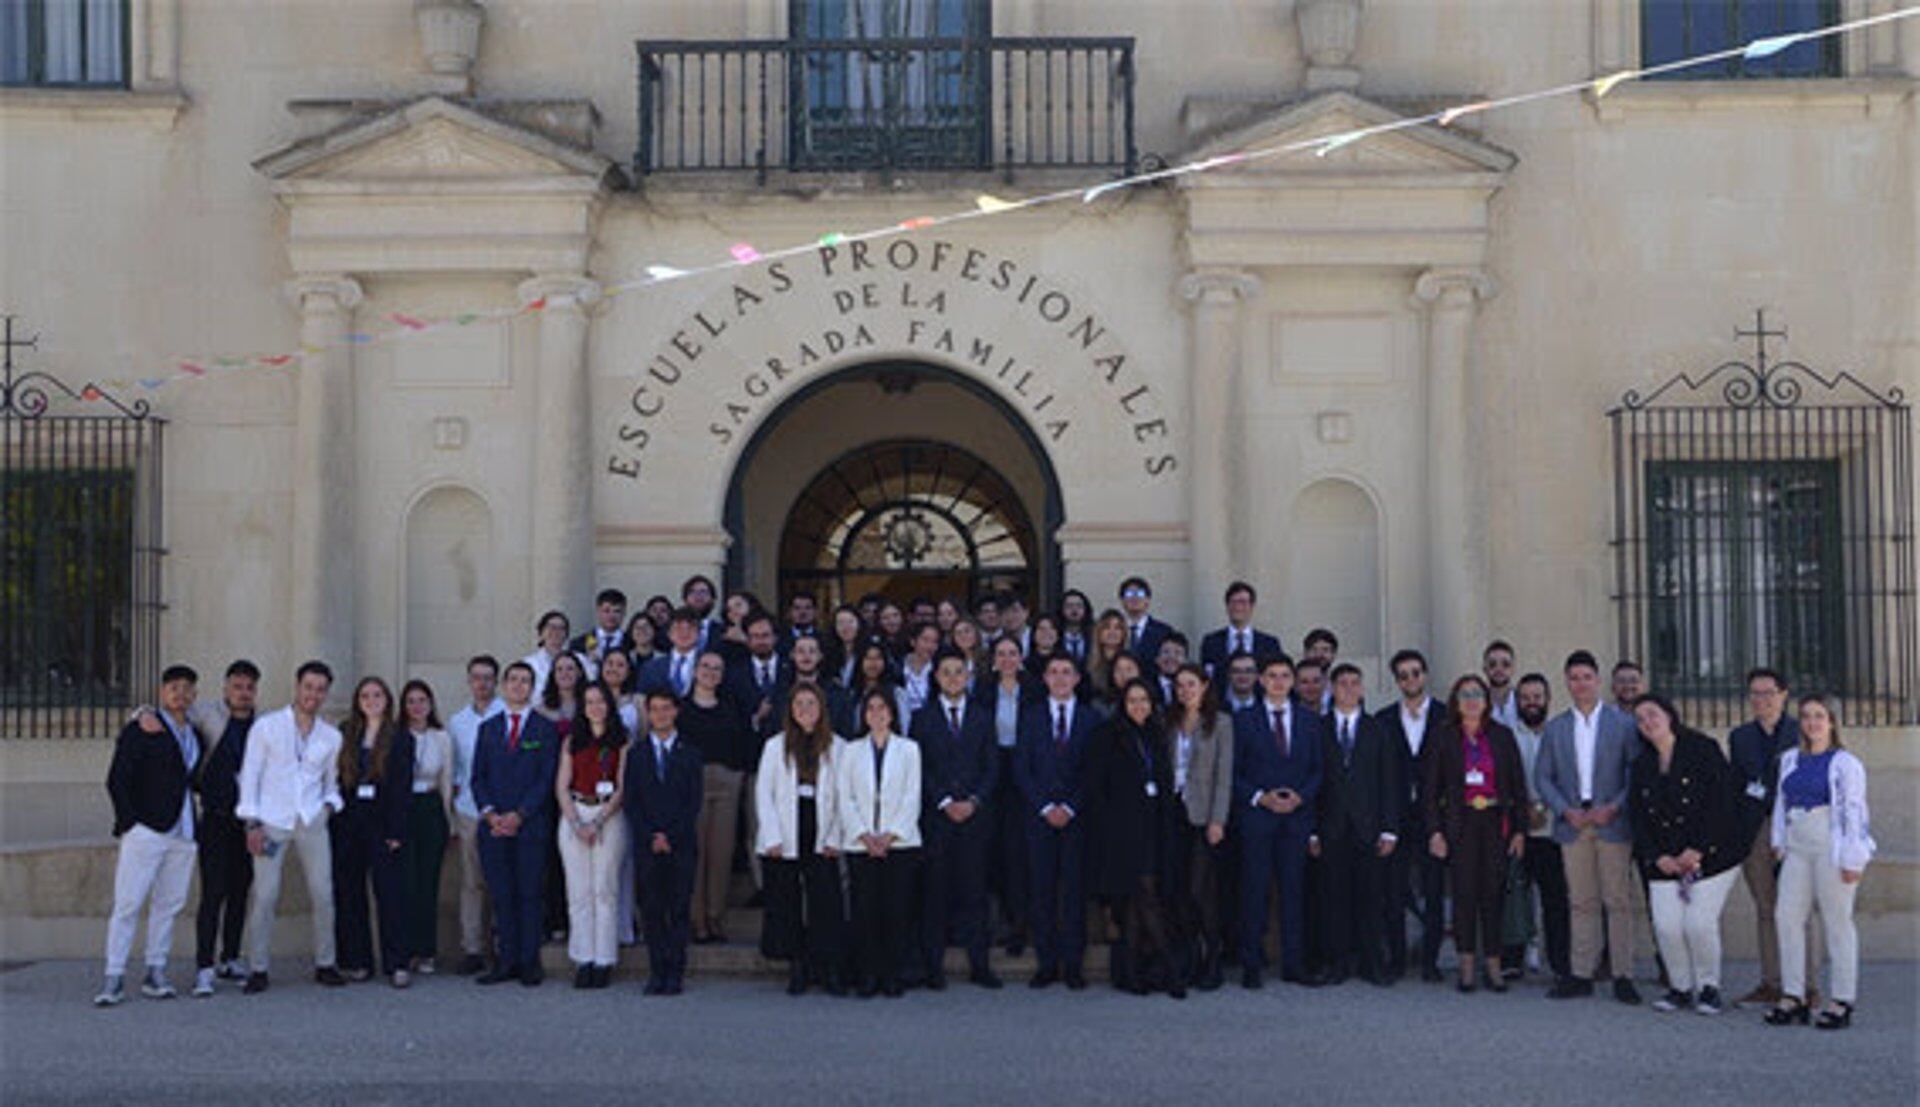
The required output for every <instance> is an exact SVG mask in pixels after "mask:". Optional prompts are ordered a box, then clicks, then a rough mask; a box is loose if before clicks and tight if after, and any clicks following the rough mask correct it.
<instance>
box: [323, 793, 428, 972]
mask: <svg viewBox="0 0 1920 1107" xmlns="http://www.w3.org/2000/svg"><path fill="white" fill-rule="evenodd" d="M328 830H329V832H330V834H331V837H332V841H331V843H330V844H331V845H332V847H333V940H334V944H335V945H336V946H337V947H338V950H337V952H338V954H339V959H340V967H341V968H342V969H365V970H367V971H369V972H371V971H372V970H373V968H374V963H373V951H374V946H373V934H372V928H371V923H372V919H371V918H370V912H369V911H368V906H369V905H368V902H367V883H368V880H369V879H371V880H372V883H373V904H372V906H373V907H374V909H375V910H377V911H378V912H379V919H380V965H379V968H380V971H381V972H382V973H385V974H388V975H392V974H393V973H395V972H398V971H399V970H401V969H404V968H406V967H407V957H408V954H409V952H410V951H409V948H408V946H409V941H408V934H407V879H406V869H405V868H404V867H402V865H401V863H400V851H399V850H393V849H388V848H387V843H386V842H385V841H384V840H383V839H382V838H381V837H380V823H379V820H378V819H377V818H375V817H374V815H373V812H372V810H371V809H367V810H366V811H365V812H364V813H360V812H356V811H355V810H354V809H352V808H349V809H348V810H347V812H346V813H345V814H343V815H340V816H336V817H335V818H334V819H333V821H332V822H331V823H329V824H328Z"/></svg>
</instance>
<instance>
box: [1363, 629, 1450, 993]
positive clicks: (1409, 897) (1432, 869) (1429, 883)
mask: <svg viewBox="0 0 1920 1107" xmlns="http://www.w3.org/2000/svg"><path fill="white" fill-rule="evenodd" d="M1388 667H1389V668H1391V669H1392V670H1393V682H1394V685H1395V687H1396V688H1397V689H1398V690H1399V692H1400V695H1399V696H1398V697H1397V698H1396V699H1395V700H1394V701H1393V702H1392V703H1390V704H1388V705H1387V706H1385V707H1383V708H1381V709H1380V710H1379V711H1378V712H1377V713H1375V715H1374V718H1376V719H1379V720H1380V721H1381V722H1383V723H1385V724H1386V733H1387V739H1388V741H1387V746H1388V749H1389V751H1390V752H1391V753H1392V755H1393V756H1395V757H1397V758H1399V759H1400V764H1399V766H1398V767H1397V769H1396V774H1395V775H1396V777H1397V779H1399V780H1400V782H1401V785H1402V787H1403V788H1405V795H1404V796H1403V797H1402V800H1403V802H1402V803H1401V804H1400V808H1399V809H1400V837H1401V838H1403V839H1405V840H1407V841H1410V842H1418V841H1422V840H1424V839H1425V838H1426V828H1425V826H1424V825H1423V820H1424V819H1425V818H1426V814H1425V811H1426V809H1425V807H1424V806H1423V796H1424V784H1425V781H1424V779H1423V774H1422V772H1421V764H1422V762H1421V758H1422V757H1423V756H1424V755H1425V754H1426V751H1427V740H1428V739H1429V738H1431V737H1432V736H1433V735H1435V734H1437V733H1439V730H1440V726H1441V724H1442V723H1444V722H1446V714H1447V709H1446V705H1445V704H1443V703H1441V702H1440V701H1439V700H1436V699H1434V698H1433V696H1432V695H1430V694H1429V693H1428V691H1427V659H1426V656H1425V655H1424V654H1422V653H1421V652H1420V651H1419V650H1411V649H1403V650H1400V651H1399V652H1397V653H1395V654H1394V655H1393V659H1392V660H1391V661H1390V662H1388ZM1383 900H1384V903H1385V907H1386V913H1387V918H1386V939H1387V969H1386V975H1387V977H1388V978H1389V979H1397V978H1398V977H1400V976H1401V975H1402V974H1403V973H1405V972H1406V971H1407V968H1408V966H1407V961H1408V954H1409V950H1408V948H1407V940H1406V934H1407V922H1406V919H1407V912H1408V911H1409V910H1411V911H1412V912H1413V914H1414V916H1415V917H1416V918H1418V919H1419V920H1420V946H1419V949H1418V950H1417V951H1416V952H1417V953H1418V956H1419V959H1420V965H1419V968H1420V977H1421V979H1423V980H1426V981H1428V982H1432V981H1436V980H1439V979H1440V966H1439V957H1440V943H1441V939H1442V938H1443V937H1445V935H1446V929H1447V864H1446V862H1444V861H1441V860H1439V859H1438V858H1436V857H1434V856H1433V854H1431V853H1429V852H1428V851H1426V850H1424V849H1403V850H1395V851H1394V853H1393V856H1392V857H1391V858H1389V860H1388V864H1387V894H1386V895H1385V896H1384V897H1383Z"/></svg>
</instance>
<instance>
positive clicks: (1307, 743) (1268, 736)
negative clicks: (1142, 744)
mask: <svg viewBox="0 0 1920 1107" xmlns="http://www.w3.org/2000/svg"><path fill="white" fill-rule="evenodd" d="M1260 684H1261V686H1262V688H1263V689H1264V690H1265V692H1266V697H1265V698H1264V699H1263V700H1262V701H1261V702H1260V703H1258V704H1255V705H1254V706H1252V707H1250V708H1247V709H1246V710H1244V711H1242V712H1240V713H1239V714H1237V715H1235V716H1234V719H1233V809H1234V812H1235V816H1234V817H1235V819H1236V820H1237V821H1238V823H1239V825H1240V967H1241V983H1242V984H1244V985H1246V986H1247V987H1248V988H1258V987H1260V985H1261V979H1260V970H1261V967H1262V966H1263V965H1264V964H1265V961H1264V958H1263V954H1262V951H1261V939H1262V938H1263V937H1264V935H1265V934H1266V930H1267V889H1268V888H1269V887H1270V886H1271V885H1272V883H1273V881H1274V879H1275V878H1276V877H1277V878H1278V879H1279V882H1280V978H1281V979H1282V980H1285V981H1287V982H1289V983H1293V984H1304V985H1308V986H1312V985H1314V984H1316V983H1318V981H1316V980H1314V979H1312V978H1310V977H1308V976H1307V972H1306V949H1305V946H1306V938H1307V913H1306V902H1305V898H1304V895H1305V892H1306V872H1307V840H1308V839H1309V838H1310V837H1312V835H1313V826H1314V820H1313V814H1314V804H1315V801H1316V800H1317V799H1318V797H1319V794H1320V757H1321V741H1322V734H1321V729H1322V726H1323V725H1324V724H1323V720H1322V719H1321V717H1320V716H1319V714H1318V713H1316V712H1314V711H1311V710H1309V709H1307V708H1305V707H1303V706H1301V705H1300V704H1298V703H1295V702H1294V701H1293V700H1292V698H1291V693H1292V692H1293V662H1292V661H1291V660H1290V659H1288V658H1287V657H1286V656H1284V655H1281V656H1276V657H1270V658H1268V659H1267V660H1266V661H1265V662H1264V663H1263V664H1262V665H1261V669H1260Z"/></svg>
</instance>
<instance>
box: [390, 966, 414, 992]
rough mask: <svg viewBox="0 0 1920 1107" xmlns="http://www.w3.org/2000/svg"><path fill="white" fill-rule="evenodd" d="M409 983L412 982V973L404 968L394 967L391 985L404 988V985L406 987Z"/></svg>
mask: <svg viewBox="0 0 1920 1107" xmlns="http://www.w3.org/2000/svg"><path fill="white" fill-rule="evenodd" d="M411 983H413V976H412V974H410V973H408V972H407V970H405V969H395V970H394V971H393V986H394V987H396V988H404V987H406V986H407V985H409V984H411Z"/></svg>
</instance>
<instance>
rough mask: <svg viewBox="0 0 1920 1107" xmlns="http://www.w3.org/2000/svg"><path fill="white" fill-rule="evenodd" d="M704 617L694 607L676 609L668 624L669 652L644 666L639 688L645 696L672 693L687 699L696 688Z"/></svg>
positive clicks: (653, 657)
mask: <svg viewBox="0 0 1920 1107" xmlns="http://www.w3.org/2000/svg"><path fill="white" fill-rule="evenodd" d="M700 626H701V623H700V613H699V612H697V611H695V610H694V609H692V608H690V607H680V608H675V609H674V612H673V615H672V617H671V618H669V619H668V620H667V648H666V649H664V650H662V651H660V652H659V653H656V654H654V655H653V656H652V657H650V658H648V659H647V663H646V664H645V665H642V666H640V673H639V677H638V679H637V680H636V681H635V686H636V687H637V688H638V689H639V691H640V694H641V695H643V696H644V695H648V694H650V693H653V692H661V691H665V692H671V693H673V694H674V695H675V696H685V695H686V694H687V693H688V691H690V690H691V689H692V688H693V666H694V663H695V662H696V661H698V660H699V659H700V653H701V646H700Z"/></svg>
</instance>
